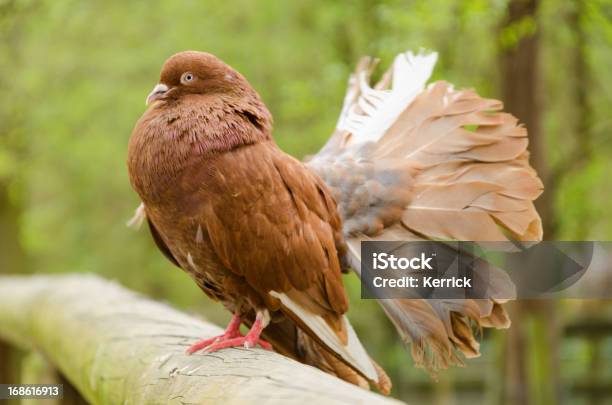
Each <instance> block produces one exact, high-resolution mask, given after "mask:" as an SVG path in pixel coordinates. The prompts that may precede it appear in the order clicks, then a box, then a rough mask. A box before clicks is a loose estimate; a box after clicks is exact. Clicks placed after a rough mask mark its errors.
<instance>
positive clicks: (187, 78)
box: [181, 72, 194, 84]
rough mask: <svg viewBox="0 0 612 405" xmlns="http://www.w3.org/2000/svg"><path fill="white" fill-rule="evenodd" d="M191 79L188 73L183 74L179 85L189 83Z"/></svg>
mask: <svg viewBox="0 0 612 405" xmlns="http://www.w3.org/2000/svg"><path fill="white" fill-rule="evenodd" d="M193 78H194V76H193V73H189V72H187V73H183V76H182V77H181V83H183V84H187V83H190V82H192V81H193Z"/></svg>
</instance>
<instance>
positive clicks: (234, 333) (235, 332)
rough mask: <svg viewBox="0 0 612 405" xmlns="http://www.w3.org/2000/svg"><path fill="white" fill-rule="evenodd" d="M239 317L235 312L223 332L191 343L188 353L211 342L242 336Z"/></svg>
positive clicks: (200, 348)
mask: <svg viewBox="0 0 612 405" xmlns="http://www.w3.org/2000/svg"><path fill="white" fill-rule="evenodd" d="M240 323H241V321H240V317H239V316H238V315H236V314H234V315H232V320H231V321H230V323H229V325H227V328H225V332H223V333H222V334H221V335H219V336H214V337H211V338H208V339H203V340H200V341H199V342H197V343H195V344H193V345H192V346H190V347H189V349H187V353H188V354H193V353H195V352H197V351H198V350H202V349H203V348H205V347H208V346H210V345H212V344H213V343H217V342H222V341H225V340H229V339H234V338H237V337H242V334H241V333H240Z"/></svg>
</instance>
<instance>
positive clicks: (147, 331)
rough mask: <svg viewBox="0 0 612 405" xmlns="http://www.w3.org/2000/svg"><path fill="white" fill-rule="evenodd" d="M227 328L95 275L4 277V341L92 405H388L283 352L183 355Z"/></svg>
mask: <svg viewBox="0 0 612 405" xmlns="http://www.w3.org/2000/svg"><path fill="white" fill-rule="evenodd" d="M220 332H221V329H220V328H219V327H217V326H214V325H211V324H208V323H205V322H203V321H201V320H198V319H196V318H194V317H191V316H188V315H186V314H184V313H181V312H179V311H176V310H174V309H172V308H170V307H169V306H167V305H164V304H161V303H158V302H154V301H151V300H148V299H146V298H143V297H142V296H140V295H138V294H135V293H133V292H131V291H128V290H126V289H124V288H122V287H120V286H119V285H117V284H115V283H112V282H109V281H105V280H103V279H101V278H99V277H95V276H82V275H68V276H30V277H28V276H23V277H22V276H15V277H13V276H9V277H6V276H5V277H0V339H3V340H6V341H8V342H9V343H10V344H12V345H15V346H18V347H21V348H24V349H26V350H30V349H37V350H39V351H41V352H42V353H43V354H44V355H45V356H46V357H47V358H48V359H49V361H50V362H51V363H52V364H53V365H55V367H57V368H58V369H59V370H60V371H61V372H62V373H63V374H64V375H65V376H66V377H67V378H68V379H69V380H70V381H71V382H72V384H73V385H74V386H75V387H77V388H78V389H79V391H80V392H81V393H82V395H83V396H84V397H85V398H86V399H87V400H88V401H89V402H91V403H93V404H248V403H257V404H277V403H278V404H281V403H282V404H295V403H316V404H317V405H318V404H391V403H398V402H396V401H394V400H392V399H389V398H384V397H382V396H379V395H377V394H374V393H371V392H367V391H365V390H363V389H360V388H358V387H355V386H352V385H350V384H347V383H345V382H343V381H340V380H338V379H336V378H334V377H332V376H330V375H327V374H325V373H323V372H321V371H319V370H317V369H315V368H312V367H308V366H305V365H302V364H300V363H297V362H295V361H293V360H290V359H288V358H286V357H283V356H281V355H278V354H276V353H272V352H267V351H265V350H262V349H249V350H247V349H243V348H236V349H227V350H223V351H220V352H217V353H214V354H208V355H205V354H196V355H193V356H188V355H186V354H184V352H185V349H186V348H187V347H188V345H190V344H191V343H193V342H195V341H196V340H197V339H199V338H202V337H209V336H213V335H216V334H219V333H220Z"/></svg>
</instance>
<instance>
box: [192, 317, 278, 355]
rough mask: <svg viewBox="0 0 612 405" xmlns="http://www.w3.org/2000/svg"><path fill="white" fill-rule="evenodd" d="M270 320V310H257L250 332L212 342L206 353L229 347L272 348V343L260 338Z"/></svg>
mask: <svg viewBox="0 0 612 405" xmlns="http://www.w3.org/2000/svg"><path fill="white" fill-rule="evenodd" d="M269 322H270V315H269V314H268V311H257V316H256V317H255V322H253V326H251V330H249V332H248V333H247V334H246V335H245V336H240V337H235V338H232V339H227V340H222V341H218V342H215V343H212V344H211V345H209V346H208V347H206V349H204V351H205V352H206V353H213V352H216V351H218V350H221V349H226V348H228V347H239V346H243V347H246V348H251V347H255V346H257V345H259V346H261V347H262V348H264V349H266V350H272V345H271V344H270V343H268V342H266V341H265V340H263V339H261V338H260V335H261V332H262V331H263V330H264V328H265V327H266V326H268V323H269Z"/></svg>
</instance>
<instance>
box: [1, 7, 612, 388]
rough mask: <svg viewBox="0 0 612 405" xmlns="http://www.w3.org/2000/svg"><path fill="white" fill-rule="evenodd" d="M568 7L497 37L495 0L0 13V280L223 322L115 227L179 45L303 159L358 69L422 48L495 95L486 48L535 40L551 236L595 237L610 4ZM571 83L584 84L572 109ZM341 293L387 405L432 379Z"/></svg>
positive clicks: (461, 78)
mask: <svg viewBox="0 0 612 405" xmlns="http://www.w3.org/2000/svg"><path fill="white" fill-rule="evenodd" d="M576 4H578V3H577V2H566V1H553V0H545V1H544V2H543V4H542V7H541V9H540V13H539V15H538V22H536V21H535V20H525V21H522V22H521V23H520V24H516V25H515V26H510V27H506V29H504V30H503V31H501V32H500V31H499V26H500V21H501V20H502V18H503V16H504V13H505V10H506V5H507V4H506V1H505V0H469V1H463V2H454V1H451V0H431V1H425V0H423V1H410V2H407V1H400V0H388V1H374V0H353V1H327V0H326V1H324V0H312V1H308V2H289V1H286V2H283V1H257V2H254V1H247V0H236V1H226V2H214V1H196V0H191V1H182V2H174V1H169V0H168V1H159V0H151V1H132V2H127V1H119V0H109V1H104V2H101V1H99V2H93V1H77V0H12V1H11V0H0V95H1V96H0V97H1V98H0V184H3V185H4V187H6V189H7V190H8V199H9V200H10V201H9V202H10V203H11V204H13V205H14V206H16V207H18V208H19V210H18V211H19V212H20V215H19V218H18V221H19V233H18V234H16V235H14V237H17V238H19V242H20V244H21V246H23V248H24V250H25V252H26V255H27V257H28V266H27V268H26V269H7V268H2V267H0V272H13V271H32V272H48V273H53V272H66V271H70V272H95V273H98V274H101V275H104V276H106V277H109V278H114V279H118V280H120V281H121V282H122V283H123V284H125V285H127V286H128V287H131V288H133V289H136V290H139V291H142V292H144V293H146V294H148V295H151V296H153V297H156V298H158V299H163V300H167V301H169V302H171V303H173V304H174V305H177V306H179V307H182V308H188V309H191V310H194V311H198V312H205V313H207V314H208V315H209V316H210V317H211V318H212V319H213V320H217V321H222V320H224V319H225V318H226V315H225V314H223V313H222V312H220V311H219V309H218V308H217V307H216V306H213V305H211V304H210V302H208V301H207V300H206V298H205V297H204V296H203V295H202V294H201V293H200V291H199V290H198V289H197V288H196V287H195V285H194V284H193V283H192V282H191V280H190V279H189V278H188V277H186V276H185V275H184V274H182V272H181V271H180V270H177V269H176V268H173V267H172V265H171V264H170V263H169V262H167V261H166V260H165V259H164V258H163V257H162V256H161V255H160V254H159V253H158V252H157V251H156V249H155V247H154V246H153V244H152V243H151V241H150V237H149V236H148V232H147V231H146V230H145V231H143V232H139V233H135V232H133V231H132V230H129V229H127V228H126V227H125V222H126V220H127V219H128V218H129V217H130V216H131V215H132V212H133V209H134V208H136V206H137V205H138V200H137V197H136V195H135V193H134V192H132V190H131V189H130V186H129V181H128V178H127V171H126V165H125V158H126V147H127V142H128V139H129V136H130V132H131V129H132V126H133V125H134V123H135V121H136V120H137V119H138V117H139V116H140V114H142V112H143V111H144V108H145V106H144V99H145V97H146V95H147V94H148V92H149V90H150V89H151V88H152V87H153V85H154V84H155V83H156V82H157V79H158V74H159V69H160V67H161V65H162V63H163V61H164V60H165V59H166V58H167V57H168V56H170V55H171V54H173V53H175V52H177V51H181V50H186V49H194V50H204V51H208V52H212V53H214V54H216V55H218V56H219V57H221V58H222V59H224V60H225V61H226V62H228V63H229V64H231V65H232V66H234V67H235V68H236V69H238V70H239V71H240V72H242V73H243V74H244V75H245V76H246V77H247V78H248V79H249V80H250V82H251V83H252V85H253V86H254V87H255V88H256V89H257V90H258V91H259V92H260V94H261V95H262V97H263V99H264V101H265V102H266V103H267V104H268V106H269V107H270V109H271V111H272V113H273V115H274V117H275V137H276V140H277V142H278V143H279V144H280V146H281V147H282V148H283V149H284V150H286V151H287V152H289V153H291V154H293V155H295V156H298V157H301V156H304V155H306V154H310V153H313V152H315V151H316V150H317V149H318V148H319V147H320V146H321V145H322V144H323V142H324V141H325V140H326V139H327V137H328V136H329V134H330V133H331V131H332V130H333V128H334V124H335V121H336V118H337V115H338V113H339V110H340V106H341V103H342V99H343V96H344V91H345V86H346V80H347V77H348V75H349V73H350V72H351V70H352V69H353V66H354V64H355V63H356V61H357V60H358V58H359V56H361V55H366V54H369V55H374V56H378V57H380V58H381V60H382V62H383V65H386V64H388V63H389V62H390V61H391V60H392V58H393V56H394V55H395V54H396V53H398V52H400V51H404V50H406V49H418V48H420V47H424V48H428V49H435V50H437V51H439V52H440V58H439V64H438V66H437V68H436V71H435V73H434V79H441V78H444V79H445V80H448V81H451V82H453V83H455V84H456V85H457V86H458V87H474V88H476V89H477V90H478V91H479V92H480V93H481V94H482V95H484V96H488V97H500V94H499V88H500V86H499V80H500V78H499V64H498V54H499V50H500V49H501V48H502V47H512V46H515V45H516V43H517V42H518V41H519V40H520V38H521V36H522V35H529V34H531V33H533V32H534V31H538V32H539V33H540V34H541V35H542V57H541V69H542V78H543V80H542V83H540V85H541V88H540V91H541V95H542V100H541V101H542V103H543V106H544V115H543V117H542V118H543V122H544V134H545V136H546V145H547V155H548V159H549V161H550V164H551V166H552V167H553V170H554V168H556V167H563V168H564V170H562V171H561V170H560V171H559V173H560V174H561V178H559V180H558V181H559V184H560V186H559V192H558V193H557V194H558V195H556V196H555V204H556V206H557V211H558V222H559V224H558V225H559V232H558V235H559V237H560V238H561V239H581V238H582V239H609V238H610V237H611V236H612V215H610V214H609V206H610V203H609V200H610V199H611V198H612V188H611V187H610V173H612V170H611V169H612V161H611V159H610V158H609V157H610V153H611V152H612V142H610V141H611V135H610V132H611V130H612V120H611V116H610V111H611V110H612V75H611V73H610V67H611V66H612V53H611V52H610V49H611V46H612V22H611V16H612V2H611V1H610V0H596V1H591V2H588V3H586V6H585V7H584V8H582V9H581V10H582V13H581V15H580V16H579V20H578V24H574V25H571V24H568V23H567V21H568V16H570V15H572V13H573V12H574V11H575V7H576ZM577 29H580V30H582V32H583V34H584V37H585V38H586V45H585V52H584V55H585V57H586V59H585V65H586V67H587V72H586V73H587V74H585V75H584V76H580V77H578V76H576V72H575V70H573V69H572V66H574V64H575V63H576V60H575V55H576V54H575V53H574V52H573V51H572V49H573V48H574V47H576V44H577V39H576V38H577V35H576V30H577ZM577 86H587V91H586V99H585V100H583V102H582V104H581V105H578V104H577V103H576V97H575V93H576V87H577ZM587 113H588V122H587V123H588V126H587V127H586V128H587V129H588V132H589V134H588V138H589V140H590V141H589V142H591V143H592V145H593V147H592V148H591V150H590V155H588V156H587V158H586V159H583V160H584V161H583V162H581V163H580V164H579V165H573V164H569V163H567V162H568V161H570V163H571V160H572V159H575V158H576V155H575V153H574V151H575V150H576V149H577V148H578V147H577V145H578V144H579V143H580V142H581V139H582V137H583V136H586V135H584V134H583V133H580V131H581V130H583V129H584V128H580V127H579V126H578V125H577V123H578V122H579V120H580V117H581V116H582V115H584V114H587ZM581 114H582V115H581ZM566 166H567V168H565V167H566ZM0 263H1V262H0ZM346 282H347V285H348V288H349V292H350V294H351V296H352V298H353V299H352V302H353V310H352V311H351V316H352V319H354V322H355V324H356V327H357V329H358V330H359V332H360V334H361V335H362V336H363V340H364V341H365V342H366V345H367V346H368V347H369V348H370V349H371V351H372V354H373V357H374V358H377V359H380V361H381V363H382V364H383V365H384V366H385V367H386V368H388V369H389V370H390V371H391V373H392V375H393V377H394V379H395V381H396V386H397V387H398V392H399V393H400V394H402V395H403V396H405V397H406V398H415V397H414V396H410V392H408V387H409V384H410V383H411V382H412V383H413V382H414V381H417V380H418V381H424V383H423V384H428V383H429V381H430V380H429V378H428V377H427V376H426V375H425V374H424V373H423V372H422V371H420V370H415V369H414V368H413V367H412V366H411V364H410V361H409V360H408V358H409V355H408V354H407V352H406V351H405V350H404V348H403V347H402V346H401V345H400V344H399V342H398V339H397V338H396V337H395V335H394V331H393V330H392V328H391V327H390V325H389V324H388V323H387V322H386V321H385V320H384V319H383V316H382V314H381V313H380V312H379V311H378V309H377V308H376V305H375V304H373V303H371V302H364V301H360V300H359V285H358V282H357V280H356V279H355V278H347V279H346ZM488 345H489V342H487V343H485V351H487V350H489V349H488V347H489V346H488ZM568 350H573V351H574V352H575V351H576V350H579V348H576V347H575V346H572V347H570V349H568ZM574 352H572V353H574ZM495 358H496V355H495V353H489V355H488V356H484V357H483V358H482V359H479V360H477V361H475V362H471V363H472V364H474V366H472V367H470V368H468V369H467V370H466V371H461V373H463V376H464V377H465V376H466V375H467V376H468V377H469V376H470V375H472V376H474V378H475V379H477V380H482V376H483V371H482V370H483V368H484V369H486V367H491V364H493V363H494V361H495ZM470 373H471V374H470ZM457 375H458V372H457V371H453V372H450V373H445V374H443V375H441V376H440V379H441V381H442V382H444V380H445V379H448V378H455V377H456V376H457ZM485 383H487V382H486V381H485ZM487 384H488V383H487ZM439 386H440V387H444V386H445V385H444V384H440V385H439ZM466 395H468V397H467V398H470V397H469V395H470V394H469V392H468V393H467V394H466ZM477 398H479V397H478V396H477Z"/></svg>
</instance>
